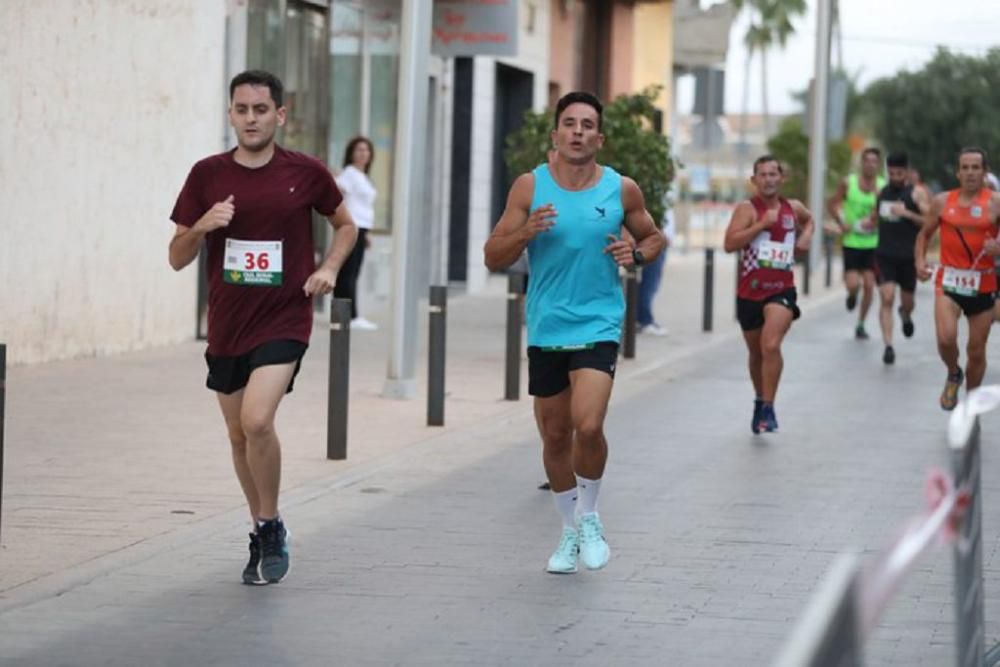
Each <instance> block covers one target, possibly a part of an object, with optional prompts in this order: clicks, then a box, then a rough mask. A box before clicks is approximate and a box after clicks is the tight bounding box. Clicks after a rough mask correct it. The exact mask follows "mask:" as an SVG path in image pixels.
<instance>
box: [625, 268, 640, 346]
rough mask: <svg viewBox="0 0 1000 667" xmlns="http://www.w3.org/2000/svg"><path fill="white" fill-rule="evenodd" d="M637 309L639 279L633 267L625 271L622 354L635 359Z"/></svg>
mask: <svg viewBox="0 0 1000 667" xmlns="http://www.w3.org/2000/svg"><path fill="white" fill-rule="evenodd" d="M638 311H639V280H638V277H637V274H636V270H635V269H634V268H632V269H629V270H627V271H626V272H625V335H624V338H625V340H624V345H622V356H624V357H625V358H626V359H635V333H636V328H637V327H636V317H637V316H638Z"/></svg>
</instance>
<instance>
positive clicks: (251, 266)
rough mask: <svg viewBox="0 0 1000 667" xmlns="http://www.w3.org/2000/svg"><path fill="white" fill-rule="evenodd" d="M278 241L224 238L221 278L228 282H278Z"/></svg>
mask: <svg viewBox="0 0 1000 667" xmlns="http://www.w3.org/2000/svg"><path fill="white" fill-rule="evenodd" d="M281 257H282V255H281V241H240V240H239V239H226V253H225V255H224V256H223V259H222V278H223V280H224V281H225V282H227V283H229V284H231V285H261V286H266V287H279V286H280V285H281Z"/></svg>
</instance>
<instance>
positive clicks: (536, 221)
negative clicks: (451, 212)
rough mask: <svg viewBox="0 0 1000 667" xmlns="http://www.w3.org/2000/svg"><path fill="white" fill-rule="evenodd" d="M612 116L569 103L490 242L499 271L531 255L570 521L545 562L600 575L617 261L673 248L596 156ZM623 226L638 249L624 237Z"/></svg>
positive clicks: (620, 301)
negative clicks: (549, 151)
mask: <svg viewBox="0 0 1000 667" xmlns="http://www.w3.org/2000/svg"><path fill="white" fill-rule="evenodd" d="M602 112H603V107H602V106H601V102H600V100H598V99H597V98H596V97H595V96H594V95H591V94H590V93H585V92H573V93H569V94H567V95H565V96H563V97H562V98H561V99H560V100H559V102H558V104H557V105H556V112H555V129H554V130H553V131H552V143H553V148H554V150H555V155H554V156H552V157H551V158H550V159H549V162H548V164H543V165H540V166H538V167H537V168H536V169H534V170H533V171H532V172H530V173H527V174H522V175H521V176H519V177H518V178H517V180H515V181H514V185H513V186H511V189H510V193H509V194H508V196H507V207H506V208H505V209H504V212H503V216H501V218H500V221H499V222H498V223H497V225H496V227H495V228H494V230H493V234H492V235H491V236H490V238H489V240H488V241H487V242H486V247H485V248H484V253H485V260H486V266H487V268H489V269H490V270H491V271H498V270H500V269H503V268H505V267H508V266H510V265H511V264H513V263H514V262H515V261H516V260H517V258H518V257H520V255H521V253H522V252H523V251H524V250H525V249H527V251H528V262H529V264H530V266H531V281H530V282H529V284H528V306H527V318H528V376H529V381H528V392H529V393H530V394H531V395H532V396H534V397H535V418H536V420H537V422H538V430H539V433H540V434H541V437H542V446H543V452H542V461H543V463H544V465H545V474H546V475H547V476H548V479H549V485H550V486H551V489H552V493H553V496H554V499H555V504H556V508H557V509H558V510H559V513H560V515H561V517H562V525H563V528H562V538H561V539H560V541H559V546H558V547H557V548H556V550H555V552H554V553H553V554H552V557H551V558H549V561H548V566H547V568H546V569H547V570H548V571H549V572H552V573H557V574H566V573H570V572H576V569H577V559H578V558H579V559H580V560H582V561H583V563H584V565H586V566H587V568H588V569H591V570H598V569H600V568H602V567H604V566H605V565H606V564H607V562H608V559H609V558H610V555H611V550H610V548H609V547H608V543H607V540H605V538H604V527H603V525H602V524H601V520H600V518H599V516H598V514H597V495H598V492H599V490H600V486H601V478H602V477H603V475H604V466H605V463H606V461H607V457H608V443H607V440H606V439H605V437H604V417H605V415H606V413H607V409H608V401H609V400H610V398H611V387H612V384H613V381H614V374H615V366H616V362H617V360H618V341H619V340H620V339H621V331H622V319H623V317H624V314H625V300H624V297H623V295H622V289H621V280H620V279H619V276H618V268H619V267H631V266H634V265H641V264H643V263H645V262H647V261H650V260H652V259H653V258H655V257H656V256H657V255H658V254H659V253H660V252H661V251H662V250H663V246H664V239H663V235H662V234H660V233H659V232H658V231H657V229H656V226H655V225H654V224H653V219H652V218H651V217H650V215H649V212H648V211H646V204H645V200H644V199H643V196H642V191H641V190H640V189H639V186H638V185H636V183H635V181H633V180H632V179H630V178H628V177H625V176H621V175H619V174H618V173H617V172H616V171H615V170H614V169H612V168H610V167H606V166H602V165H599V164H598V163H597V160H596V157H597V152H598V151H599V150H600V148H601V146H602V145H603V144H604V135H603V134H601V126H602ZM622 225H624V226H625V227H626V228H627V229H628V231H629V232H630V233H631V234H632V237H633V238H634V239H635V245H633V244H632V243H629V242H626V241H624V240H622V238H621V231H622Z"/></svg>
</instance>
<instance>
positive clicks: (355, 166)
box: [333, 137, 378, 330]
mask: <svg viewBox="0 0 1000 667" xmlns="http://www.w3.org/2000/svg"><path fill="white" fill-rule="evenodd" d="M374 158H375V148H374V146H372V142H371V141H369V140H368V139H367V138H366V137H354V138H353V139H351V141H350V142H348V144H347V150H345V151H344V170H343V171H341V172H340V175H339V176H337V186H338V187H340V191H341V192H342V193H343V195H344V204H346V205H347V210H348V211H349V212H350V214H351V217H352V218H353V219H354V224H356V225H357V226H358V242H357V243H355V244H354V250H352V251H351V254H350V256H348V258H347V260H346V261H345V262H344V264H343V266H341V267H340V273H339V274H337V284H336V285H335V286H334V288H333V295H334V296H335V297H337V298H339V299H350V300H351V328H352V329H366V330H374V329H378V325H376V324H375V323H374V322H370V321H368V320H366V319H365V318H363V317H360V316H359V315H358V276H359V275H360V274H361V263H362V262H363V261H364V259H365V248H367V247H368V245H369V241H368V230H370V229H371V228H372V226H373V225H374V224H375V196H376V194H377V192H376V191H375V186H374V185H373V184H372V182H371V179H370V178H368V171H369V170H370V169H371V166H372V160H373V159H374Z"/></svg>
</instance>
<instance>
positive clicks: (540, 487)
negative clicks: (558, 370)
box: [538, 482, 552, 491]
mask: <svg viewBox="0 0 1000 667" xmlns="http://www.w3.org/2000/svg"><path fill="white" fill-rule="evenodd" d="M538 490H539V491H551V490H552V485H551V484H549V483H548V482H542V483H541V484H539V485H538Z"/></svg>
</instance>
